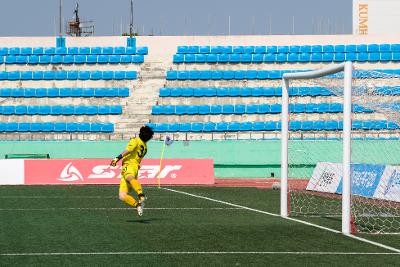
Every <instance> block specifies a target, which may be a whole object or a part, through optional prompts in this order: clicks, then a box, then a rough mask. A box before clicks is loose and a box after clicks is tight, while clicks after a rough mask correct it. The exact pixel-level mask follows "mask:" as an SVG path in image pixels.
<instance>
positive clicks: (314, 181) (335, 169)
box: [307, 162, 343, 193]
mask: <svg viewBox="0 0 400 267" xmlns="http://www.w3.org/2000/svg"><path fill="white" fill-rule="evenodd" d="M342 173H343V167H342V164H340V163H331V162H318V163H317V166H316V167H315V169H314V172H313V174H312V176H311V179H310V181H309V182H308V185H307V190H312V191H318V192H326V193H336V190H337V188H338V186H339V183H340V181H341V180H342Z"/></svg>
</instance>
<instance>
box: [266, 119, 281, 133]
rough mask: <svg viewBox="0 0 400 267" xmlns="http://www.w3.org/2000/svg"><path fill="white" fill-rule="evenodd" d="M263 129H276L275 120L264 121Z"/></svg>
mask: <svg viewBox="0 0 400 267" xmlns="http://www.w3.org/2000/svg"><path fill="white" fill-rule="evenodd" d="M265 130H266V131H276V130H278V128H277V123H276V121H267V122H265Z"/></svg>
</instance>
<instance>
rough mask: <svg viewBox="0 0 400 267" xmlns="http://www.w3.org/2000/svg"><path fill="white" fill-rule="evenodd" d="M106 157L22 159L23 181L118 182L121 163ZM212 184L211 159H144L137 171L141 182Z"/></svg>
mask: <svg viewBox="0 0 400 267" xmlns="http://www.w3.org/2000/svg"><path fill="white" fill-rule="evenodd" d="M109 164H110V160H109V159H32V160H30V159H29V160H25V184H30V185H32V184H119V182H120V178H121V175H120V173H121V166H120V165H119V166H116V167H111V166H110V165H109ZM158 177H159V178H160V182H161V185H197V184H214V163H213V160H212V159H164V160H163V163H162V166H161V170H160V160H159V159H144V160H143V161H142V164H141V167H140V170H139V181H140V182H141V183H142V184H145V185H146V184H148V185H156V184H158Z"/></svg>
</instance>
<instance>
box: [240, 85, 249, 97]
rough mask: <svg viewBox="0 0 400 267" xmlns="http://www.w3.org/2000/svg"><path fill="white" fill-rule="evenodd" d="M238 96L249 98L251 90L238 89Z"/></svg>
mask: <svg viewBox="0 0 400 267" xmlns="http://www.w3.org/2000/svg"><path fill="white" fill-rule="evenodd" d="M240 96H251V88H248V87H243V88H240Z"/></svg>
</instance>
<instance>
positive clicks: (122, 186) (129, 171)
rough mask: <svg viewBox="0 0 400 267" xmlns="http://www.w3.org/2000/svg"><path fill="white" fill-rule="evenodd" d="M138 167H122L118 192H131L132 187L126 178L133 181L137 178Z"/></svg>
mask: <svg viewBox="0 0 400 267" xmlns="http://www.w3.org/2000/svg"><path fill="white" fill-rule="evenodd" d="M138 171H139V166H138V165H133V164H132V165H131V164H130V165H124V166H122V171H121V181H120V183H119V192H125V193H129V192H130V191H131V190H132V186H131V184H130V183H129V181H127V180H126V177H129V176H133V177H134V178H135V179H136V178H137V176H138Z"/></svg>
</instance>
